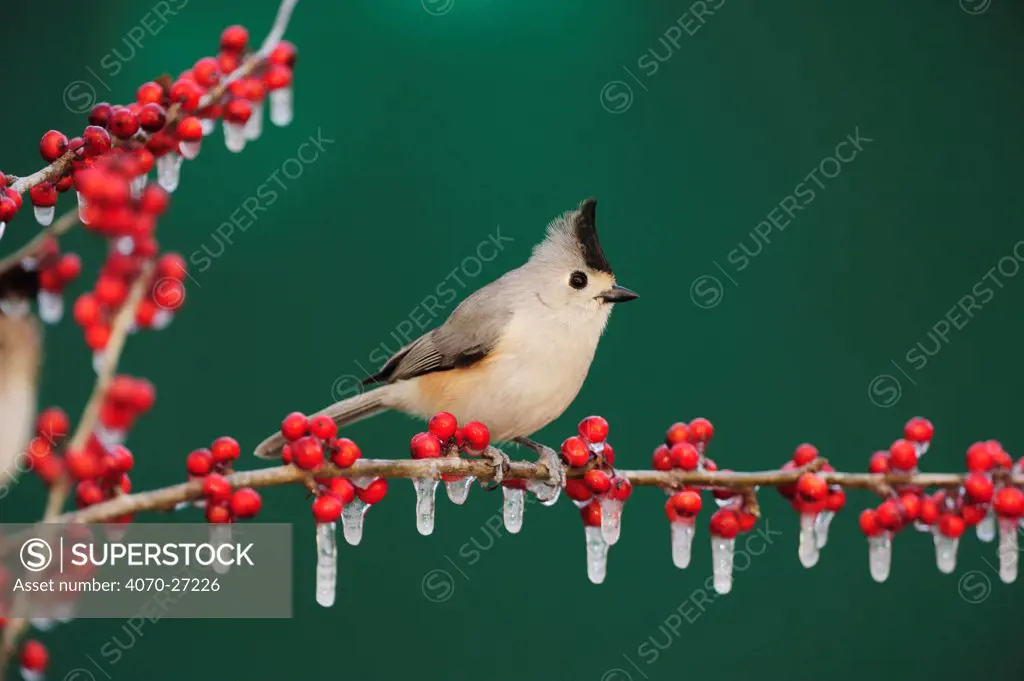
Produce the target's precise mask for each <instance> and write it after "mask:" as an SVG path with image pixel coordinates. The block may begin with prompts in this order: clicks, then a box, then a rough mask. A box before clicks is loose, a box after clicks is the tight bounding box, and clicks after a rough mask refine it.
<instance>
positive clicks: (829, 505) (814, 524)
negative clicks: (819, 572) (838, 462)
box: [778, 443, 846, 568]
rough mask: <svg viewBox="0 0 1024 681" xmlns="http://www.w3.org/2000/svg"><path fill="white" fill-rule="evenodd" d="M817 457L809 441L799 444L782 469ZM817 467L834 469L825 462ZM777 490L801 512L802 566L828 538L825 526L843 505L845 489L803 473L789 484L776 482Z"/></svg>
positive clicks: (814, 557) (812, 559) (813, 559)
mask: <svg viewBox="0 0 1024 681" xmlns="http://www.w3.org/2000/svg"><path fill="white" fill-rule="evenodd" d="M818 457H819V454H818V448H817V447H815V446H814V445H812V444H808V443H804V444H802V445H799V446H798V447H797V448H796V450H795V451H794V452H793V457H792V458H791V459H790V460H789V461H787V462H786V463H785V464H783V466H782V470H786V471H789V470H794V469H799V468H803V467H804V466H808V465H810V464H812V463H814V462H815V461H816V460H817V459H818ZM820 470H821V471H822V472H825V473H834V472H835V469H834V468H833V467H832V466H831V465H830V464H828V463H822V464H821V467H820ZM778 490H779V494H781V495H782V496H783V497H785V498H786V499H788V500H789V501H790V503H791V504H792V505H793V509H794V510H795V511H796V512H797V513H799V514H800V545H799V550H798V552H799V556H800V562H801V564H802V565H803V566H804V567H807V568H810V567H814V566H815V565H816V564H817V563H818V558H819V557H820V552H821V549H823V548H824V547H825V544H826V543H827V542H828V528H829V525H830V524H831V522H832V519H833V518H834V517H835V514H836V513H838V512H839V511H840V510H842V508H843V507H844V506H845V505H846V492H845V491H844V490H843V488H842V487H840V486H839V485H829V484H828V483H826V482H825V479H824V478H823V477H821V476H820V475H818V474H817V473H804V474H803V475H801V476H800V477H799V478H797V481H796V482H795V483H793V484H789V485H779V488H778Z"/></svg>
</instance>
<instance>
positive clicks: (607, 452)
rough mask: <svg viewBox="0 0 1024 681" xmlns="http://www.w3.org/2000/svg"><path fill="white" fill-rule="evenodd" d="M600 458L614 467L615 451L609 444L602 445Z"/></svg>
mask: <svg viewBox="0 0 1024 681" xmlns="http://www.w3.org/2000/svg"><path fill="white" fill-rule="evenodd" d="M601 456H603V457H604V460H605V461H606V462H607V463H608V465H609V466H614V465H615V450H614V449H612V443H611V442H605V443H604V449H602V450H601Z"/></svg>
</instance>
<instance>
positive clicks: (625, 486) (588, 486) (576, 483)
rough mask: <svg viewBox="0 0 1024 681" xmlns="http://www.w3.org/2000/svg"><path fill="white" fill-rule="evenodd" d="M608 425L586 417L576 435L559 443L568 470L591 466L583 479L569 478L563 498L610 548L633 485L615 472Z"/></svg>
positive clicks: (616, 540)
mask: <svg viewBox="0 0 1024 681" xmlns="http://www.w3.org/2000/svg"><path fill="white" fill-rule="evenodd" d="M608 431H609V426H608V421H607V420H605V419H604V418H603V417H601V416H588V417H587V418H585V419H583V420H582V421H580V422H579V425H578V426H577V432H578V434H577V435H574V436H572V437H569V438H566V439H565V441H563V442H562V448H561V450H562V461H563V462H565V464H566V465H567V466H569V467H571V468H583V467H586V466H588V465H589V466H592V467H591V468H590V470H588V471H587V472H586V473H584V474H583V477H582V478H569V479H568V480H566V482H565V494H566V496H568V497H569V498H570V499H571V500H572V502H573V503H574V504H576V506H577V507H578V508H579V509H580V517H581V518H582V519H583V525H584V526H585V527H597V528H601V530H602V537H603V539H604V541H605V542H606V543H607V544H608V545H609V546H612V545H614V544H615V543H616V542H618V540H619V535H620V532H621V522H622V508H623V505H624V504H625V503H626V500H627V499H629V497H630V496H631V495H632V494H633V484H632V483H631V482H630V481H629V480H628V479H627V478H624V477H622V476H621V475H618V474H616V472H615V468H614V465H615V450H614V449H613V448H612V445H611V443H610V442H608Z"/></svg>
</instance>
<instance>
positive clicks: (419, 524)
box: [412, 478, 438, 536]
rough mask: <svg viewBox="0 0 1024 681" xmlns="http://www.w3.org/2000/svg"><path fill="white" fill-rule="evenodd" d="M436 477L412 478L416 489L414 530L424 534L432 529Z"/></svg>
mask: <svg viewBox="0 0 1024 681" xmlns="http://www.w3.org/2000/svg"><path fill="white" fill-rule="evenodd" d="M437 482H438V481H437V478H413V481H412V486H413V488H414V489H415V490H416V530H417V531H418V532H419V533H420V534H422V535H423V536H426V535H428V534H430V533H431V532H433V531H434V509H435V508H436V503H435V496H434V495H435V492H436V491H437Z"/></svg>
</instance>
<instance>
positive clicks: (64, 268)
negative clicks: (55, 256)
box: [55, 253, 82, 283]
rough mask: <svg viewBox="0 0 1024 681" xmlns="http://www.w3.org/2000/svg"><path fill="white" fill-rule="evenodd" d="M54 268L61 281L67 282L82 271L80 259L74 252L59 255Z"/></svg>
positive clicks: (75, 277)
mask: <svg viewBox="0 0 1024 681" xmlns="http://www.w3.org/2000/svg"><path fill="white" fill-rule="evenodd" d="M55 269H56V271H57V276H58V277H60V280H61V282H63V283H68V282H70V281H72V280H74V279H77V278H78V275H79V274H81V273H82V259H81V258H79V257H78V256H77V255H75V254H74V253H65V254H64V255H62V256H60V260H58V261H57V265H56V268H55Z"/></svg>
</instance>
